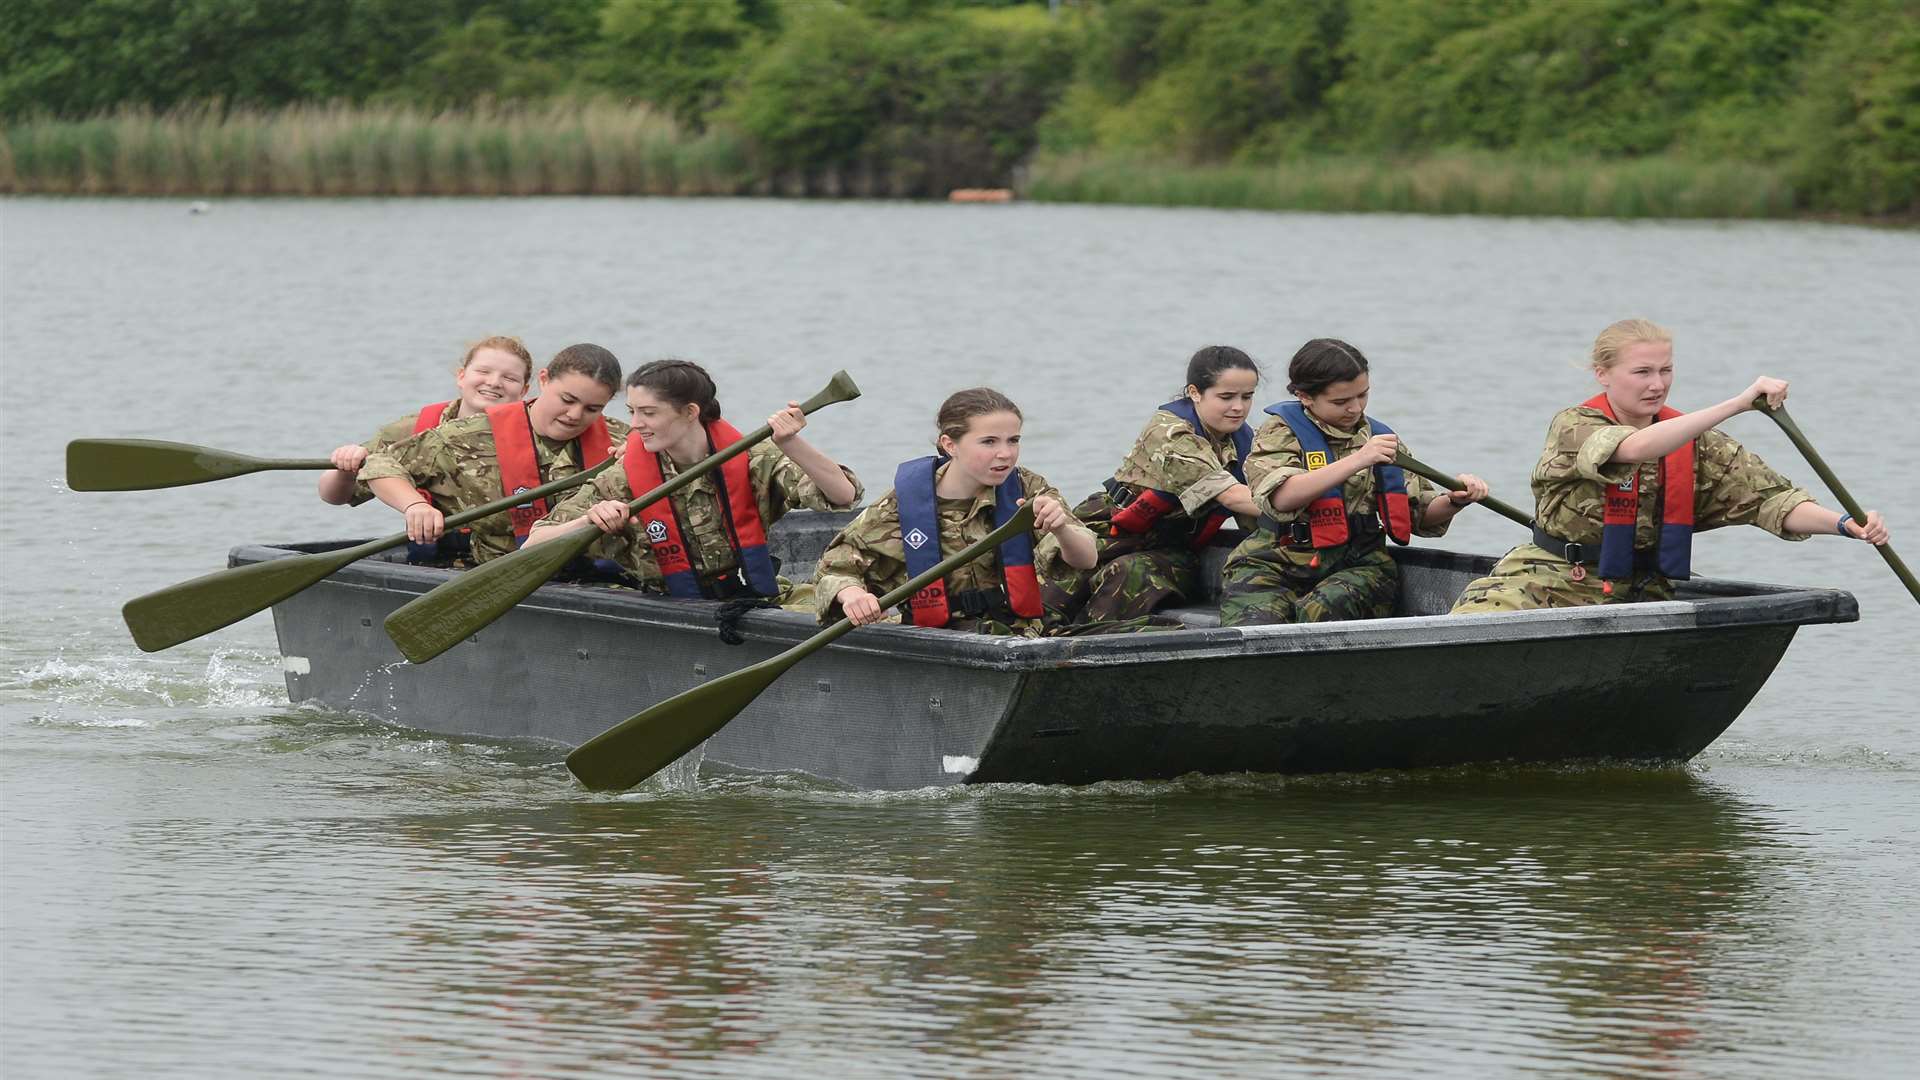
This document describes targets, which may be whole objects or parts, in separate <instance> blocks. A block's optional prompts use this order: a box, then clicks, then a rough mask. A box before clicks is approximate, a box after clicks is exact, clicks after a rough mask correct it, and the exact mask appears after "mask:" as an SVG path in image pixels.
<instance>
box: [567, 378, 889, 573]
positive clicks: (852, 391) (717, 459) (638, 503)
mask: <svg viewBox="0 0 1920 1080" xmlns="http://www.w3.org/2000/svg"><path fill="white" fill-rule="evenodd" d="M859 396H860V387H858V386H857V385H855V384H854V381H853V376H851V375H849V374H847V373H846V371H845V369H842V370H840V371H836V372H834V373H833V378H831V379H829V380H827V385H826V386H824V387H821V389H820V392H819V393H817V394H815V395H813V396H812V397H810V398H808V399H807V400H805V401H803V402H801V403H800V411H801V412H803V413H806V414H808V415H812V414H813V413H815V412H818V411H819V410H821V409H824V408H826V407H827V406H829V405H832V404H835V403H837V402H841V401H852V400H853V399H854V398H857V397H859ZM772 435H773V425H772V424H761V425H760V426H759V427H757V428H754V429H753V430H752V431H751V432H749V433H747V434H746V435H743V436H741V437H740V440H739V441H738V442H736V443H734V444H733V445H732V446H729V447H727V448H726V449H725V450H720V451H717V452H715V453H713V454H709V455H707V458H706V460H704V461H702V462H700V463H699V464H698V465H694V466H692V467H691V468H689V469H687V470H686V471H685V472H682V473H677V474H675V475H674V477H673V479H671V480H667V481H663V482H662V483H660V484H657V485H655V486H654V488H653V490H652V491H649V492H647V493H646V494H645V495H641V496H639V497H637V498H635V499H633V500H632V501H631V502H629V503H627V512H628V513H635V512H637V511H639V510H641V509H642V508H644V507H647V506H650V505H652V504H653V503H656V502H659V501H660V500H661V499H664V498H666V497H667V496H669V495H671V494H673V493H674V492H676V491H679V490H680V489H681V488H683V487H686V486H687V485H688V484H691V483H693V482H694V481H695V480H698V479H700V478H701V477H703V476H705V475H707V474H708V473H710V472H712V471H713V470H715V469H717V468H719V467H720V466H722V465H725V464H726V463H727V462H729V461H732V460H733V459H734V458H735V457H737V456H739V455H741V454H744V453H746V452H747V451H748V450H751V449H753V448H754V447H755V446H757V445H759V444H760V443H761V442H764V441H765V440H766V439H768V438H770V437H772ZM583 531H584V532H586V533H587V534H589V535H588V537H587V543H586V544H582V545H581V546H580V547H581V550H583V551H584V550H586V548H587V547H588V546H589V545H591V544H592V542H593V541H594V540H595V539H597V537H596V536H594V535H592V534H593V532H594V530H591V529H587V530H583Z"/></svg>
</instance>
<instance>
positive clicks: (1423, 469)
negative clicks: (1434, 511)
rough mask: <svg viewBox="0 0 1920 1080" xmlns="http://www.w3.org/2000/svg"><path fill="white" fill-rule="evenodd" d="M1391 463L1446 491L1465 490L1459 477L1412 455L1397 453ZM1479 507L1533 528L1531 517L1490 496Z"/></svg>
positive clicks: (1404, 452)
mask: <svg viewBox="0 0 1920 1080" xmlns="http://www.w3.org/2000/svg"><path fill="white" fill-rule="evenodd" d="M1393 463H1394V464H1395V465H1398V466H1400V467H1401V468H1403V469H1405V470H1407V471H1408V472H1410V473H1418V474H1420V475H1421V476H1424V477H1426V478H1427V479H1428V480H1431V481H1433V482H1434V483H1436V484H1439V485H1440V486H1441V487H1442V488H1444V489H1445V490H1447V491H1464V490H1466V485H1465V484H1462V483H1461V482H1460V478H1459V477H1457V476H1448V475H1447V474H1446V473H1443V472H1441V471H1440V470H1439V469H1436V468H1434V467H1433V466H1431V465H1428V464H1425V463H1424V462H1421V461H1419V460H1417V459H1416V458H1414V457H1413V455H1411V454H1409V453H1407V452H1406V451H1405V450H1402V451H1400V452H1399V454H1398V455H1397V456H1396V457H1395V458H1394V459H1393ZM1480 505H1482V506H1484V507H1486V508H1487V509H1489V510H1491V511H1493V512H1494V513H1496V514H1499V515H1500V516H1501V517H1503V518H1506V519H1507V520H1509V521H1512V522H1514V523H1515V524H1518V525H1524V526H1526V527H1528V528H1532V527H1533V517H1532V516H1531V515H1528V514H1523V513H1521V512H1520V511H1518V510H1516V509H1514V508H1513V507H1511V506H1508V505H1507V504H1506V503H1503V502H1501V501H1500V500H1499V499H1496V498H1494V497H1493V496H1491V495H1489V496H1487V497H1486V498H1484V499H1481V500H1480ZM1462 509H1465V508H1464V507H1462Z"/></svg>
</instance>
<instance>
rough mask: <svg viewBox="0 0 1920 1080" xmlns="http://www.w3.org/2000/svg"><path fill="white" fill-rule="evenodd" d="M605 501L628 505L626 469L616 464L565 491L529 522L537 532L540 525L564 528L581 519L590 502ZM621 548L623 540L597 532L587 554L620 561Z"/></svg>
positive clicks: (624, 541)
mask: <svg viewBox="0 0 1920 1080" xmlns="http://www.w3.org/2000/svg"><path fill="white" fill-rule="evenodd" d="M606 499H619V500H620V501H621V502H630V501H632V499H633V492H632V490H631V489H630V488H629V487H628V486H627V473H626V470H624V469H622V468H620V467H619V466H618V465H615V466H612V467H610V468H608V469H607V471H606V472H603V473H601V474H600V475H599V476H596V477H594V478H593V482H592V483H588V484H582V485H580V486H579V487H577V488H574V489H573V490H572V491H569V492H567V493H566V495H564V496H562V497H561V499H560V502H559V503H558V504H556V505H555V506H554V507H553V508H552V509H550V510H548V511H547V516H546V517H543V518H541V519H540V520H539V521H536V522H534V523H533V525H534V528H536V529H537V528H539V527H540V526H542V525H565V524H566V523H567V522H569V521H572V520H574V519H575V518H578V517H584V516H585V515H586V512H587V511H588V510H590V509H592V508H593V504H594V503H597V502H601V501H603V500H606ZM629 527H631V526H629ZM625 546H626V539H625V538H624V537H622V536H618V535H613V536H610V535H608V534H606V533H601V534H600V536H599V538H598V539H596V540H595V541H594V542H593V546H592V547H591V548H590V549H588V552H587V553H588V554H589V555H592V556H594V557H595V558H600V559H613V560H615V561H616V562H617V561H619V559H620V554H621V549H622V548H624V547H625Z"/></svg>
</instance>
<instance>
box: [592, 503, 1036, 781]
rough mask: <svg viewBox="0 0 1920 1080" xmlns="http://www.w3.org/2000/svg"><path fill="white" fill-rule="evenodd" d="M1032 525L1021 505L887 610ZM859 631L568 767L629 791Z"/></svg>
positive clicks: (716, 686) (725, 682)
mask: <svg viewBox="0 0 1920 1080" xmlns="http://www.w3.org/2000/svg"><path fill="white" fill-rule="evenodd" d="M1031 528H1033V507H1032V506H1030V505H1029V506H1022V507H1021V508H1020V510H1019V511H1018V512H1017V513H1015V514H1014V515H1013V517H1011V518H1009V519H1007V522H1006V523H1005V524H1003V525H1001V526H999V527H998V528H996V529H994V530H993V531H992V532H990V533H988V534H987V535H986V536H984V537H982V538H981V539H979V540H977V541H975V542H974V543H971V544H968V545H967V546H966V547H965V548H963V549H962V550H960V551H959V552H957V553H956V554H954V555H952V556H949V557H948V558H945V559H942V560H940V562H939V563H937V564H936V565H934V566H933V567H931V568H929V569H928V570H926V571H925V572H923V573H921V574H918V575H916V576H915V577H914V578H913V579H912V580H911V581H908V582H907V583H906V584H905V585H902V586H900V587H899V588H897V589H894V590H893V591H891V592H889V593H887V594H886V595H885V596H883V597H881V598H880V608H881V610H882V611H884V610H886V609H888V608H891V607H893V606H895V605H897V604H900V603H903V602H905V601H906V600H907V599H909V598H910V597H912V596H913V595H914V594H915V593H917V592H919V591H920V590H921V589H924V588H926V587H927V586H928V585H931V584H933V583H934V582H936V581H938V580H940V579H941V578H943V577H945V576H947V575H948V574H950V573H952V572H953V571H955V570H957V569H959V568H960V567H962V566H965V565H966V564H968V563H970V562H972V561H974V560H975V559H978V558H980V557H982V556H984V555H986V554H988V553H989V552H991V551H992V550H993V549H994V548H996V547H999V546H1000V545H1001V544H1002V543H1004V542H1006V540H1007V539H1009V538H1010V537H1012V536H1014V535H1015V534H1017V533H1020V532H1023V531H1025V530H1028V529H1031ZM853 628H854V627H853V620H851V619H846V618H842V619H841V620H840V621H838V622H836V623H834V624H833V625H832V626H829V627H827V628H826V629H825V630H822V631H820V632H819V633H817V634H815V635H813V636H812V637H810V638H808V639H807V640H805V641H803V642H801V643H800V644H798V645H795V646H794V647H793V648H791V649H788V650H787V651H785V652H783V653H780V654H779V655H777V656H772V657H769V658H768V659H765V660H762V661H760V662H759V663H757V664H752V665H750V666H748V667H744V668H741V669H740V670H739V671H735V672H732V673H730V674H727V675H723V676H721V677H720V678H718V679H714V680H713V681H711V682H708V683H704V684H702V685H700V686H696V687H694V688H693V689H691V690H688V691H685V692H684V693H681V694H677V695H675V696H673V697H671V698H668V699H667V700H665V701H662V702H660V703H659V704H656V705H654V706H652V707H651V708H648V709H646V710H645V711H643V712H640V713H638V714H636V715H634V716H630V717H628V718H627V719H626V720H623V721H621V722H620V723H618V724H616V725H614V726H613V727H611V728H608V729H607V730H605V731H603V732H601V733H600V734H598V735H596V736H594V737H593V738H591V739H589V740H587V741H586V742H585V743H582V744H581V745H580V746H579V747H578V748H576V749H575V750H574V751H573V753H571V754H568V755H567V768H568V769H570V770H571V771H572V772H573V775H574V776H576V777H578V778H579V780H580V782H581V783H582V784H585V785H586V786H587V787H589V788H592V789H593V790H595V791H623V790H625V789H627V788H630V787H632V786H633V785H635V784H637V783H639V782H641V781H642V780H645V779H646V778H647V777H649V776H652V775H653V774H654V773H657V772H659V771H660V770H661V769H664V768H666V767H667V766H668V765H671V764H673V763H674V762H675V761H677V760H679V759H680V757H681V756H682V755H684V754H686V753H687V752H688V751H690V750H692V749H693V748H694V747H696V746H699V745H700V744H701V743H702V742H704V741H706V740H707V739H709V738H712V737H713V734H714V733H715V732H717V731H719V730H720V729H721V728H723V727H725V726H727V724H728V722H729V721H731V720H732V719H733V718H734V717H735V716H738V715H740V712H741V710H743V709H745V708H746V707H747V706H748V705H750V704H752V703H753V700H754V698H756V697H758V696H759V695H760V693H761V692H762V691H764V690H765V689H766V688H767V687H768V686H771V685H772V684H773V681H774V680H775V679H778V678H779V677H780V676H781V675H783V674H785V673H786V671H787V670H788V669H789V668H792V667H793V666H794V665H795V664H798V663H799V662H800V661H802V660H805V659H806V658H807V657H809V656H812V655H813V654H814V653H816V652H819V651H820V650H821V649H824V648H826V647H827V646H828V645H831V644H833V643H834V642H835V641H838V640H839V639H840V638H841V637H843V636H844V635H845V634H846V633H847V632H848V631H850V630H852V629H853Z"/></svg>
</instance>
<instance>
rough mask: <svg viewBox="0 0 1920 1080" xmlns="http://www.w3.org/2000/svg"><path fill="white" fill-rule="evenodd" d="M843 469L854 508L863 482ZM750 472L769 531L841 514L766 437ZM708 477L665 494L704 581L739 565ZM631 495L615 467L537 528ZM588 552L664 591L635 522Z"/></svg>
mask: <svg viewBox="0 0 1920 1080" xmlns="http://www.w3.org/2000/svg"><path fill="white" fill-rule="evenodd" d="M639 452H640V453H645V451H639ZM840 471H841V472H844V473H846V474H847V479H848V480H851V481H853V503H851V504H849V505H857V504H858V503H859V502H860V496H861V495H862V494H863V490H862V488H861V486H860V478H859V477H857V476H855V475H853V470H851V469H849V468H847V467H846V466H844V465H842V466H841V467H840ZM679 474H680V469H679V466H677V465H675V464H674V462H673V459H672V458H670V457H668V456H666V455H661V457H660V478H661V479H662V480H671V479H673V478H674V477H675V476H678V475H679ZM747 475H748V476H750V477H752V478H753V494H754V502H755V503H756V504H758V506H759V507H760V521H761V523H762V524H764V525H766V526H768V527H769V528H771V527H772V526H773V523H774V522H776V521H778V520H780V517H781V515H783V514H785V513H786V512H787V511H789V510H794V509H799V508H805V509H808V510H844V509H846V507H844V506H835V505H833V504H832V503H830V502H828V501H827V497H826V496H825V495H822V494H821V493H820V485H818V484H816V483H814V482H813V478H812V477H810V476H808V475H807V471H806V470H805V469H802V468H801V467H800V466H799V465H797V464H795V463H794V462H793V460H792V459H791V458H789V457H787V455H785V454H783V453H781V452H780V448H779V447H777V446H775V445H773V441H772V440H771V439H769V440H767V441H765V442H760V443H755V444H754V447H753V449H751V450H748V451H747ZM712 476H713V474H712V473H708V474H707V475H706V476H703V477H701V478H700V479H698V480H695V481H694V482H693V483H691V484H688V485H687V486H686V487H684V488H681V489H680V490H679V491H677V492H675V493H674V494H673V495H671V496H669V498H670V499H671V500H672V502H673V512H674V514H675V515H676V516H677V517H678V518H679V522H680V533H681V537H682V538H683V539H684V540H685V541H686V544H687V547H688V549H689V558H690V559H691V561H692V562H693V568H694V572H695V573H697V574H699V575H700V577H701V579H702V580H711V579H713V578H716V577H719V576H721V575H722V574H728V573H731V572H733V571H734V570H735V569H737V568H738V567H739V565H740V564H739V559H738V557H737V556H736V554H735V552H734V550H733V542H732V540H730V539H729V538H728V536H727V521H726V517H725V516H724V515H723V514H722V513H721V509H720V489H719V488H718V487H717V486H715V484H714V482H713V480H712ZM633 497H634V491H633V488H632V486H631V485H630V484H628V483H627V470H626V469H625V468H623V467H621V466H619V465H615V466H614V467H613V468H611V469H608V470H607V471H606V472H603V473H601V474H600V475H599V476H596V477H594V478H593V483H591V484H588V485H587V486H585V487H583V488H579V489H577V490H575V491H572V492H569V493H568V494H567V496H566V497H565V498H564V499H562V500H561V502H560V505H558V506H556V507H554V508H553V510H552V512H551V513H549V514H547V516H546V517H544V518H542V519H540V522H539V524H541V525H564V524H566V523H567V522H569V521H572V520H573V519H575V518H577V517H581V516H582V515H584V514H585V513H586V512H587V511H588V510H589V509H591V508H592V506H593V504H594V503H597V502H601V501H603V500H606V499H619V500H620V501H621V502H632V501H633ZM590 553H591V554H592V555H594V556H597V557H599V558H602V559H612V560H613V561H614V562H617V563H619V564H620V565H621V566H622V567H624V568H625V569H626V571H627V572H628V573H630V574H632V575H633V576H634V577H636V578H638V579H639V580H640V586H641V588H643V589H647V590H649V591H652V592H665V591H666V588H667V584H666V579H665V578H664V577H662V576H661V574H660V567H659V565H658V564H656V563H655V562H654V560H653V549H652V548H651V547H650V546H648V544H647V537H646V531H645V529H644V528H643V527H642V526H641V525H640V524H639V519H638V518H637V517H636V518H635V520H634V521H632V522H629V523H628V525H627V527H626V528H625V529H622V530H621V531H620V532H619V533H617V534H614V535H611V536H609V535H606V534H604V533H603V534H601V537H600V539H599V540H597V541H595V542H594V545H593V548H592V550H591V552H590Z"/></svg>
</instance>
